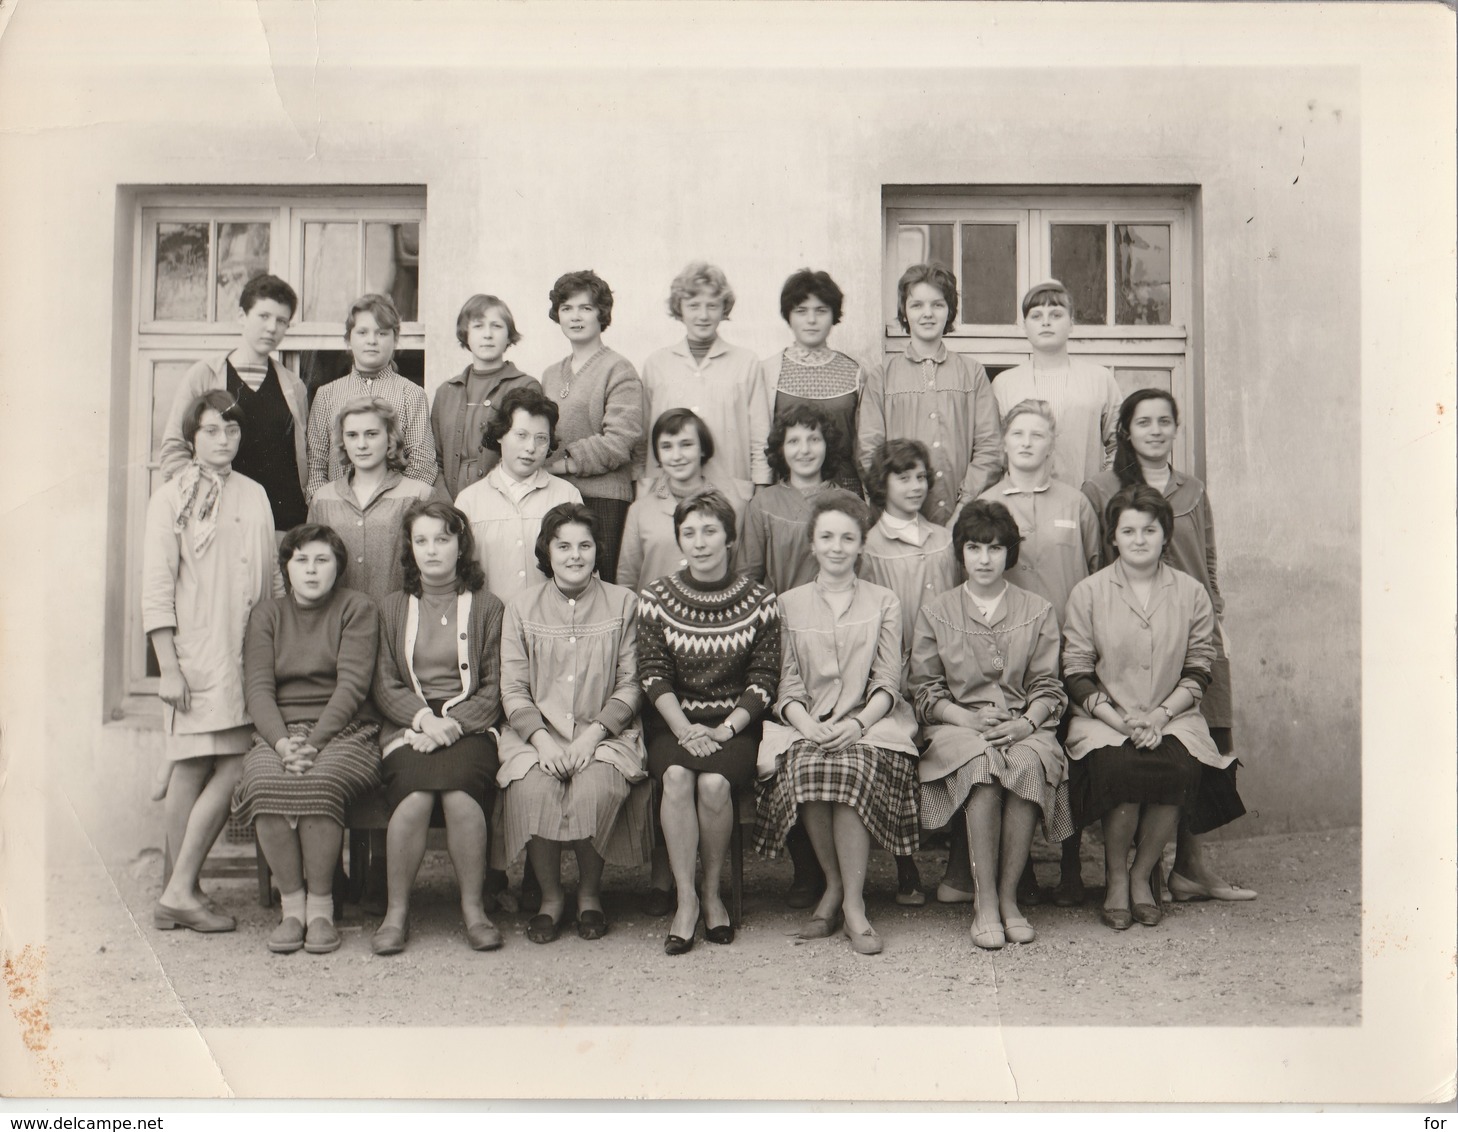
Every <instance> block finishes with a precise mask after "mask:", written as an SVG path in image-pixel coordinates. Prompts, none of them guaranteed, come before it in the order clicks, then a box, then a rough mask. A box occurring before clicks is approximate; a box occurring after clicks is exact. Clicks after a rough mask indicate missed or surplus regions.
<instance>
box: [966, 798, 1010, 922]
mask: <svg viewBox="0 0 1458 1132" xmlns="http://www.w3.org/2000/svg"><path fill="white" fill-rule="evenodd" d="M1001 841H1002V787H1001V786H997V785H995V784H992V783H984V784H982V785H979V786H974V787H972V797H970V798H969V799H967V844H968V846H969V848H970V850H971V858H972V879H973V882H974V884H975V889H974V901H973V904H972V930H973V931H974V932H976V931H990V930H992V929H993V928H1000V927H1002V916H1001V915H1000V914H999V912H998V904H997V876H998V868H997V852H998V848H999V845H1000V843H1001ZM1013 881H1014V883H1016V881H1017V877H1016V876H1014V877H1013Z"/></svg>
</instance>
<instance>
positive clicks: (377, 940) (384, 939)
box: [370, 924, 410, 955]
mask: <svg viewBox="0 0 1458 1132" xmlns="http://www.w3.org/2000/svg"><path fill="white" fill-rule="evenodd" d="M409 938H410V925H409V924H406V925H405V926H404V927H403V928H397V927H395V925H394V924H381V925H380V926H379V927H378V928H376V929H375V934H374V935H373V936H371V937H370V950H371V951H373V952H374V953H375V954H376V955H399V954H400V952H402V951H404V950H405V941H406V940H407V939H409Z"/></svg>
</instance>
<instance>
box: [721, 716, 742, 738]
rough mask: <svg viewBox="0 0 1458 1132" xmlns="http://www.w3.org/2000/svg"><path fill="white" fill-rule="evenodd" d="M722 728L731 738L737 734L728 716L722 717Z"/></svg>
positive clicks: (737, 731)
mask: <svg viewBox="0 0 1458 1132" xmlns="http://www.w3.org/2000/svg"><path fill="white" fill-rule="evenodd" d="M724 730H725V731H727V732H729V738H731V739H732V738H734V736H736V735H738V734H739V730H738V729H737V728H736V727H735V726H734V722H733V720H731V719H730V718H729V717H728V716H725V717H724Z"/></svg>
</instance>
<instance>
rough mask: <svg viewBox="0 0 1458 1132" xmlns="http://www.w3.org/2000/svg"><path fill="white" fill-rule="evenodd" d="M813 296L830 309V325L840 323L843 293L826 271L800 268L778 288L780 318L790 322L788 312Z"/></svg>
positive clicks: (843, 303)
mask: <svg viewBox="0 0 1458 1132" xmlns="http://www.w3.org/2000/svg"><path fill="white" fill-rule="evenodd" d="M811 295H814V296H815V297H816V298H817V299H819V300H820V301H821V302H822V303H824V304H825V305H826V306H828V307H829V308H830V324H831V325H832V326H834V325H835V324H836V323H838V322H839V321H840V312H841V309H842V308H843V307H844V305H845V292H844V291H842V290H841V289H840V287H839V286H838V285H837V284H836V282H835V280H834V279H832V278H831V277H830V273H829V272H828V271H812V270H811V269H810V268H808V267H802V268H800V270H799V271H797V272H795V274H793V275H791V276H790V277H789V278H788V279H786V280H785V285H784V286H783V287H781V288H780V317H781V318H782V319H784V320H785V321H786V322H789V321H790V312H791V311H792V310H794V309H795V308H796V307H798V306H799V305H800V304H801V303H803V302H804V301H805V300H806V299H808V298H809V297H810V296H811Z"/></svg>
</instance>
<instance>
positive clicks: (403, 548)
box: [400, 499, 486, 597]
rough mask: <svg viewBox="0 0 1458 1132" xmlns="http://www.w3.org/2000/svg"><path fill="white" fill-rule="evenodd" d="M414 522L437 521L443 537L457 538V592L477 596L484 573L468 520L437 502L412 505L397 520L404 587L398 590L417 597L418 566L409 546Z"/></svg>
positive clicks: (422, 501)
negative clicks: (477, 559)
mask: <svg viewBox="0 0 1458 1132" xmlns="http://www.w3.org/2000/svg"><path fill="white" fill-rule="evenodd" d="M416 519H439V520H440V521H441V523H442V524H443V525H444V527H445V530H446V534H448V535H455V536H456V592H457V593H466V592H470V593H476V592H478V591H479V590H480V589H481V587H482V586H484V585H485V584H486V571H485V570H483V569H481V563H479V562H477V561H476V536H475V535H474V534H472V533H471V520H469V519H468V518H466V516H465V514H464V513H463V512H461V511H460V510H458V509H457V508H455V507H453V506H451V505H450V504H449V503H446V502H445V501H444V500H440V499H425V500H420V501H418V502H415V503H412V504H411V505H410V506H409V507H408V508H407V509H406V511H405V514H404V515H402V516H401V517H400V567H401V569H403V570H404V572H405V583H404V585H402V586H401V587H400V588H401V589H403V590H404V591H405V592H406V593H407V594H409V595H410V596H412V597H419V596H420V592H421V585H420V563H418V562H416V561H415V547H414V546H413V545H411V542H412V539H413V537H414V534H415V520H416Z"/></svg>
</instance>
